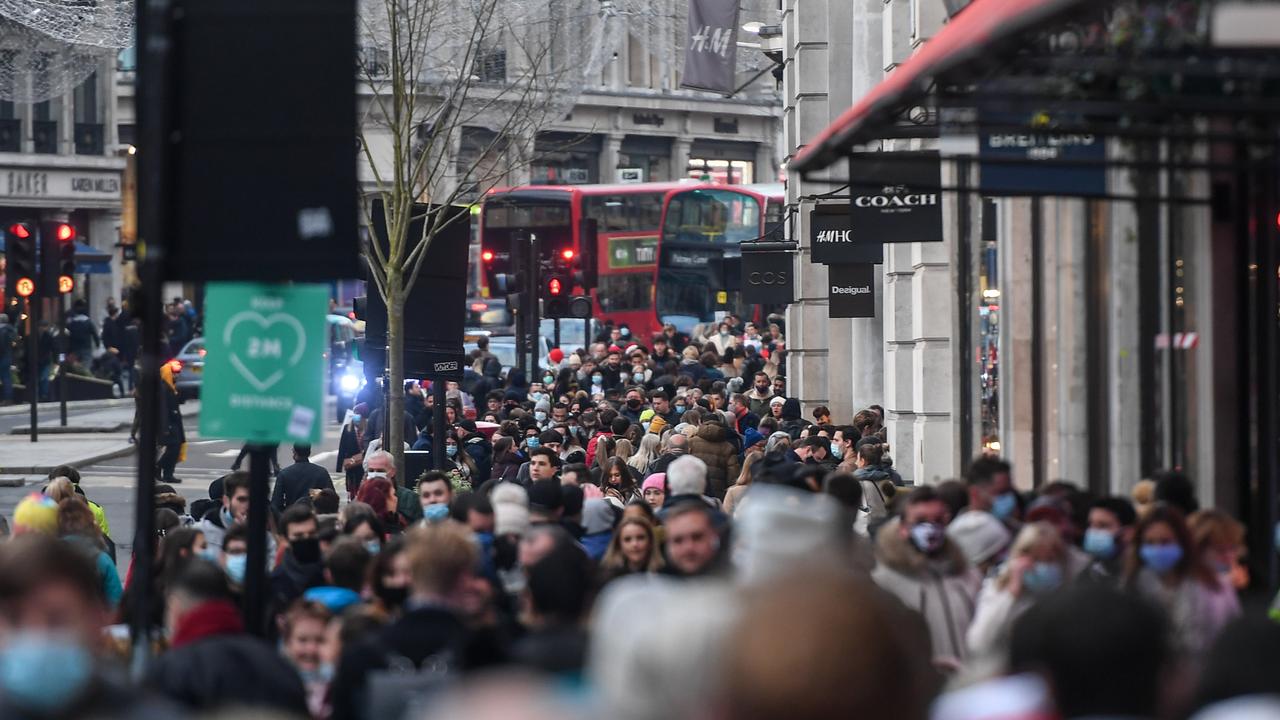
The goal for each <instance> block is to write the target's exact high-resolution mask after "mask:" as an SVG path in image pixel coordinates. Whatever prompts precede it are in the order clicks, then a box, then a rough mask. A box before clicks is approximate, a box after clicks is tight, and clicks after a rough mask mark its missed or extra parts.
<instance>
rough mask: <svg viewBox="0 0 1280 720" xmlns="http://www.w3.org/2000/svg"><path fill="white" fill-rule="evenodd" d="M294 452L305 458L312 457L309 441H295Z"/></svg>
mask: <svg viewBox="0 0 1280 720" xmlns="http://www.w3.org/2000/svg"><path fill="white" fill-rule="evenodd" d="M293 454H294V455H298V456H301V457H304V458H309V457H311V445H309V444H308V443H294V444H293Z"/></svg>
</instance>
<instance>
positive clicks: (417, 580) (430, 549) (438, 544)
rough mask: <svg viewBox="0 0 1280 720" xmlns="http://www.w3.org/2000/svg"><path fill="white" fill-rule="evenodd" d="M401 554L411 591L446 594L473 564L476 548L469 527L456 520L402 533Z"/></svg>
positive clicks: (454, 588) (476, 559)
mask: <svg viewBox="0 0 1280 720" xmlns="http://www.w3.org/2000/svg"><path fill="white" fill-rule="evenodd" d="M405 557H406V558H407V559H408V561H409V572H410V574H411V575H412V577H413V589H414V590H415V591H418V592H425V593H428V594H433V595H449V594H451V593H453V592H454V591H455V590H457V589H458V584H459V583H460V582H461V581H462V579H463V578H464V577H466V575H467V573H468V572H471V570H472V569H473V568H474V567H475V566H476V563H477V561H478V560H479V551H478V550H477V549H476V543H475V541H474V540H472V538H471V531H470V530H468V529H467V528H466V527H464V526H463V525H461V524H460V523H457V522H454V521H447V522H442V523H435V524H432V525H427V526H426V527H422V526H419V527H416V528H414V529H412V530H410V531H409V532H408V533H406V534H405Z"/></svg>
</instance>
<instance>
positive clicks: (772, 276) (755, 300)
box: [741, 243, 794, 305]
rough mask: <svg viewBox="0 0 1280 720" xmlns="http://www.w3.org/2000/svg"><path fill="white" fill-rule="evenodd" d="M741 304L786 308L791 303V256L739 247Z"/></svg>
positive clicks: (746, 244) (784, 253)
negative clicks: (740, 251)
mask: <svg viewBox="0 0 1280 720" xmlns="http://www.w3.org/2000/svg"><path fill="white" fill-rule="evenodd" d="M741 247H742V301H743V302H744V303H747V304H750V305H785V304H787V303H790V302H791V300H792V294H793V286H794V277H793V276H792V271H791V258H792V256H791V253H790V252H787V251H785V250H766V251H761V250H752V249H750V244H749V243H743V244H742V246H741Z"/></svg>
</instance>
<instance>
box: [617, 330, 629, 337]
mask: <svg viewBox="0 0 1280 720" xmlns="http://www.w3.org/2000/svg"><path fill="white" fill-rule="evenodd" d="M619 332H620V333H621V334H622V337H631V328H622V330H620V331H619Z"/></svg>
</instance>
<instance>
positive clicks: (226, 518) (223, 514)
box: [218, 507, 236, 528]
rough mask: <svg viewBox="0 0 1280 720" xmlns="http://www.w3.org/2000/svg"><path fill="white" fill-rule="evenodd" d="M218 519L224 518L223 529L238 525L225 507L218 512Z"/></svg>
mask: <svg viewBox="0 0 1280 720" xmlns="http://www.w3.org/2000/svg"><path fill="white" fill-rule="evenodd" d="M218 517H220V518H222V527H224V528H229V527H231V526H232V525H235V524H236V519H235V518H233V517H231V511H230V510H228V509H226V508H225V507H224V508H222V509H221V510H219V511H218Z"/></svg>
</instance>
